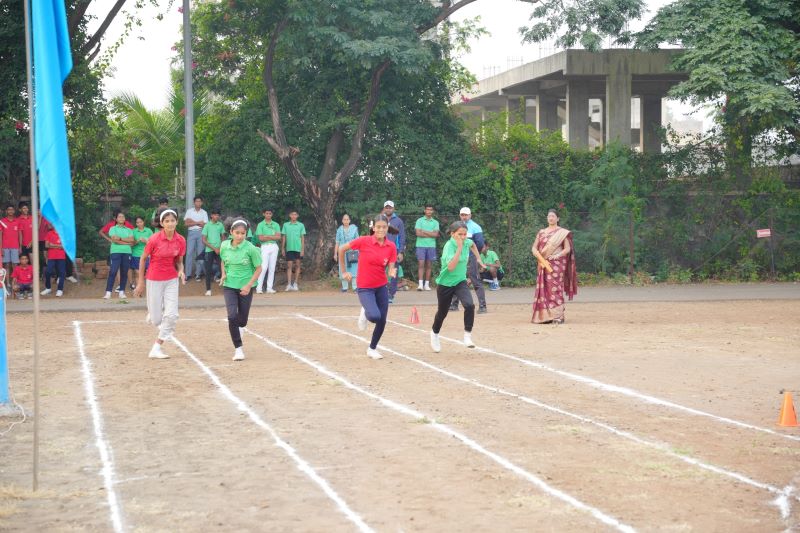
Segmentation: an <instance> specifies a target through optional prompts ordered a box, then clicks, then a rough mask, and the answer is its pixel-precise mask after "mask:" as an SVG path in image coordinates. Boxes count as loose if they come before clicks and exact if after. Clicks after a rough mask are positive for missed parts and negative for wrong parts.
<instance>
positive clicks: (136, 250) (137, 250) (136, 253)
mask: <svg viewBox="0 0 800 533" xmlns="http://www.w3.org/2000/svg"><path fill="white" fill-rule="evenodd" d="M152 236H153V230H151V229H150V228H144V229H141V230H140V229H139V228H133V241H134V242H135V243H136V244H134V245H133V251H132V252H131V255H132V256H133V257H142V253H144V246H145V244H146V242H139V239H145V240H147V239H149V238H150V237H152Z"/></svg>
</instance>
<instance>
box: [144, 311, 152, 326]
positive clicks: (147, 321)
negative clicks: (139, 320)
mask: <svg viewBox="0 0 800 533" xmlns="http://www.w3.org/2000/svg"><path fill="white" fill-rule="evenodd" d="M144 323H145V324H152V322H150V313H147V315H146V316H145V317H144Z"/></svg>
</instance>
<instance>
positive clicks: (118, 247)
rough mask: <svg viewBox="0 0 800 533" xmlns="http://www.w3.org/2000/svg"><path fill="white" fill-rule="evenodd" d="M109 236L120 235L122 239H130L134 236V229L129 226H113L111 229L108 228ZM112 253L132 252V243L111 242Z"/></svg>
mask: <svg viewBox="0 0 800 533" xmlns="http://www.w3.org/2000/svg"><path fill="white" fill-rule="evenodd" d="M108 236H109V237H118V238H120V239H130V238H131V237H133V230H132V229H131V228H127V227H125V226H119V225H117V226H111V229H110V230H108ZM111 253H112V254H129V253H131V245H130V244H114V243H111Z"/></svg>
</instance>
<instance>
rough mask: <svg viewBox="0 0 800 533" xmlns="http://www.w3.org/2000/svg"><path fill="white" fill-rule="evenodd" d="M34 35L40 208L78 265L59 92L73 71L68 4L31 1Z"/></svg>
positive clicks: (61, 0) (35, 141) (35, 142)
mask: <svg viewBox="0 0 800 533" xmlns="http://www.w3.org/2000/svg"><path fill="white" fill-rule="evenodd" d="M26 1H27V0H26ZM31 30H32V33H33V95H34V110H33V146H34V151H35V152H36V169H37V170H38V172H39V204H40V205H41V212H42V216H44V217H45V218H46V219H47V220H49V221H50V223H51V224H52V225H53V227H54V228H55V230H56V231H57V232H58V234H59V236H60V237H61V242H62V244H63V245H64V250H65V251H66V252H67V255H68V256H70V257H71V258H72V259H73V260H74V259H75V252H76V239H75V207H74V204H73V202H72V175H71V173H70V167H69V150H68V148H67V127H66V123H65V121H64V94H63V92H62V90H61V86H62V84H63V83H64V80H65V79H66V78H67V75H68V74H69V71H70V70H72V54H71V52H70V48H69V33H68V32H67V13H66V8H65V6H64V0H32V2H31ZM42 237H43V236H42Z"/></svg>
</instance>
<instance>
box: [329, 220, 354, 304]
mask: <svg viewBox="0 0 800 533" xmlns="http://www.w3.org/2000/svg"><path fill="white" fill-rule="evenodd" d="M357 238H358V227H356V225H355V224H350V215H348V214H347V213H345V214H344V215H342V225H341V226H339V228H338V229H337V230H336V246H334V248H333V260H334V261H338V260H339V246H342V245H345V244H347V243H348V242H350V241H353V240H355V239H357ZM344 261H345V266H346V268H347V272H349V273H350V275H351V276H352V279H351V280H350V283H351V284H352V285H353V292H356V290H357V289H358V285H357V283H356V278H357V277H358V250H348V251H347V253H346V254H345V255H344ZM340 277H341V276H340ZM341 280H342V292H347V285H348V283H347V280H346V279H344V277H341Z"/></svg>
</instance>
